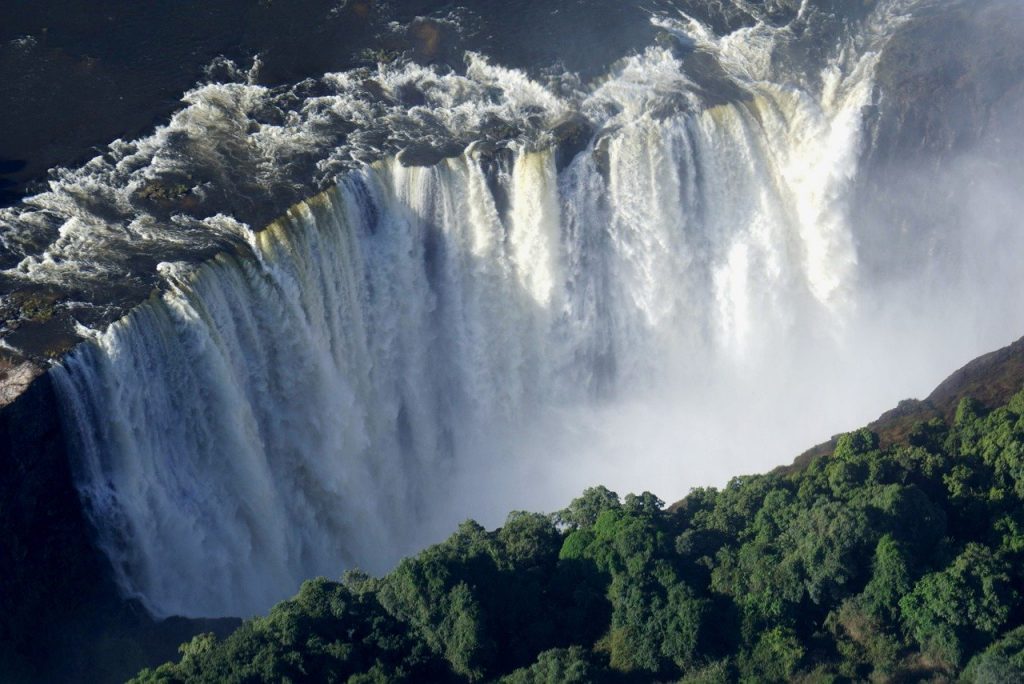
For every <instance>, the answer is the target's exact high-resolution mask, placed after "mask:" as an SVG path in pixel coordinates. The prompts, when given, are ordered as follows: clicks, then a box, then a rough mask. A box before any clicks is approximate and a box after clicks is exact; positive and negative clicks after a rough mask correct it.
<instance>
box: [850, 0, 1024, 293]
mask: <svg viewBox="0 0 1024 684" xmlns="http://www.w3.org/2000/svg"><path fill="white" fill-rule="evenodd" d="M1022 26H1024V5H1022V4H1021V3H1019V2H1016V1H1015V0H991V1H988V2H953V3H948V4H947V3H939V4H938V5H937V6H936V7H932V8H930V9H927V10H925V11H922V13H921V14H920V16H918V17H917V18H915V19H914V20H913V21H911V22H909V23H908V24H907V25H906V26H904V27H903V28H902V29H901V30H900V31H899V32H898V33H897V35H896V36H895V37H894V39H893V40H892V41H891V43H890V44H889V45H888V46H887V48H886V50H885V52H883V54H882V58H881V62H880V63H879V66H878V74H877V83H876V86H877V90H878V93H879V101H878V105H877V107H875V108H874V110H873V111H872V112H869V126H868V135H867V136H866V145H865V150H864V158H863V160H862V165H861V172H860V173H859V175H858V181H857V183H858V185H857V188H856V198H855V201H854V209H855V216H854V217H853V218H854V221H855V222H856V224H857V225H858V226H861V227H862V229H863V230H862V233H861V234H862V238H861V239H862V240H863V241H864V242H867V243H870V244H871V247H872V248H869V249H866V250H864V251H865V252H866V253H873V254H879V255H881V254H887V255H889V258H890V260H889V261H886V262H884V263H866V264H864V266H865V267H866V268H867V269H868V277H869V278H880V277H882V274H884V273H890V274H891V273H898V272H899V271H900V266H901V265H902V266H903V267H905V268H913V267H915V266H920V264H901V263H900V262H898V260H899V259H901V258H903V255H905V254H907V253H909V252H910V251H911V250H910V249H908V248H907V247H908V246H909V245H911V244H920V243H921V242H924V243H925V244H927V245H928V247H929V250H927V252H930V254H931V258H933V259H935V260H937V261H939V262H941V261H942V260H943V259H944V258H946V257H945V253H946V252H947V250H946V249H945V245H946V244H947V243H948V241H950V240H955V239H958V236H959V230H958V226H961V225H963V224H964V222H965V221H970V220H971V218H970V217H969V216H966V215H965V211H966V210H965V209H964V205H965V197H966V196H967V193H968V192H969V191H970V188H971V185H972V184H975V183H979V182H980V183H981V184H984V183H986V182H989V181H991V180H992V179H993V178H996V179H998V178H1009V177H1016V178H1024V136H1022V135H1021V134H1020V130H1019V128H1020V121H1021V120H1022V117H1024V78H1022V76H1021V75H1022V74H1024V41H1021V40H1020V30H1021V27H1022ZM979 160H983V163H979ZM979 169H981V170H983V172H986V173H991V177H986V178H979V177H978V171H979ZM878 245H884V246H885V249H879V248H877V246H878ZM914 251H916V252H917V253H918V254H925V253H927V252H926V250H921V249H917V250H914Z"/></svg>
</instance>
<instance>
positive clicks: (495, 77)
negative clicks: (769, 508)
mask: <svg viewBox="0 0 1024 684" xmlns="http://www.w3.org/2000/svg"><path fill="white" fill-rule="evenodd" d="M904 4H906V3H901V2H896V3H882V4H881V5H880V8H881V9H879V12H882V11H883V9H884V10H885V11H891V10H892V7H893V6H902V5H904ZM802 14H803V10H801V15H802ZM885 16H886V21H884V22H881V24H880V25H886V26H887V25H890V24H892V22H893V20H892V18H891V17H889V16H888V15H885ZM876 19H877V16H876ZM876 23H878V22H876ZM663 25H664V27H665V28H666V30H668V31H670V32H674V33H676V34H678V35H680V36H683V37H685V39H686V40H687V41H689V43H688V44H692V45H695V46H696V49H697V50H698V51H700V52H701V53H703V54H707V55H713V56H714V58H715V59H716V60H717V63H718V64H719V65H720V66H721V68H722V69H724V70H725V72H727V74H728V76H729V78H730V79H732V81H731V82H733V83H734V84H737V87H738V88H739V90H738V94H737V95H736V96H735V97H729V98H725V100H724V101H714V102H709V101H708V100H707V99H705V98H703V97H702V96H700V94H699V92H700V90H701V88H700V87H699V86H698V85H696V84H695V82H694V80H693V79H691V78H690V76H689V75H688V73H687V70H686V68H685V67H684V63H683V61H681V58H680V56H679V55H678V54H676V53H675V52H673V50H671V49H668V48H662V47H657V48H649V49H648V50H646V51H645V52H644V53H642V54H639V55H635V56H633V57H630V58H628V59H626V60H624V61H623V62H622V63H621V64H619V65H617V67H616V69H615V70H614V71H613V73H612V74H611V75H610V76H609V77H608V78H607V79H605V80H604V81H603V82H601V83H599V84H597V85H595V86H594V87H593V88H592V89H590V90H589V91H588V92H586V93H585V94H583V95H580V94H579V93H575V94H572V95H571V96H565V97H564V98H563V96H561V95H556V94H554V92H553V91H549V90H547V89H546V88H545V87H543V86H541V85H540V84H538V83H536V82H533V81H530V80H529V79H528V78H526V77H525V76H524V75H522V74H520V73H518V72H514V71H511V70H504V69H501V68H499V67H495V66H490V65H487V64H486V63H483V62H481V61H480V60H479V59H477V61H475V62H473V63H472V64H471V67H470V69H469V74H468V75H467V76H465V77H457V76H454V75H444V76H440V75H436V74H434V75H432V74H431V73H430V72H428V71H425V70H424V69H423V68H422V67H412V66H410V67H408V68H407V70H406V72H402V74H398V73H390V75H389V76H388V78H389V79H390V81H389V80H388V79H384V78H382V82H383V83H384V86H383V87H387V88H390V87H395V88H397V87H398V86H396V85H395V84H396V83H399V84H401V85H402V87H405V86H406V85H408V84H409V83H411V82H413V81H415V82H416V83H417V84H419V86H420V87H423V88H424V89H425V90H424V92H439V93H441V94H440V95H437V96H436V97H437V100H438V102H437V103H435V104H436V108H435V109H434V110H432V111H431V113H430V115H429V117H428V116H427V115H426V114H424V113H423V111H419V113H418V114H417V115H416V116H422V118H423V119H424V120H427V119H428V118H429V119H430V120H431V121H433V122H435V123H437V122H440V123H437V125H438V126H442V125H443V126H446V127H447V128H448V129H449V130H458V129H460V128H462V129H466V130H483V127H484V124H483V123H481V122H484V121H487V120H490V119H488V117H491V119H493V118H494V117H499V118H501V117H504V120H514V119H516V118H517V117H519V118H529V117H531V116H532V117H541V118H544V117H546V120H549V121H551V120H556V119H558V118H559V117H564V116H565V114H566V112H569V111H576V112H579V113H581V115H583V116H585V117H586V119H587V120H588V121H590V122H594V124H595V126H594V129H595V130H596V133H594V134H593V135H592V136H591V138H590V140H589V142H586V145H585V147H584V148H583V149H582V150H581V151H579V152H578V153H577V154H575V156H573V157H572V159H571V160H569V159H565V158H563V156H560V153H559V150H557V149H556V147H555V145H554V144H553V143H552V141H551V140H549V139H546V138H544V137H543V136H540V137H538V138H536V139H532V140H531V139H520V140H515V141H512V142H510V143H508V144H505V145H499V146H495V145H494V144H493V143H492V142H490V141H487V140H484V139H483V138H482V136H481V139H480V140H478V141H477V142H473V143H472V144H469V145H468V146H466V147H465V149H464V151H463V152H462V153H461V154H459V155H457V156H453V157H449V158H445V159H441V160H440V161H438V162H437V163H436V164H433V165H432V166H414V167H406V166H403V165H402V164H401V163H399V161H398V159H397V158H396V157H395V156H392V155H387V156H384V157H382V158H380V159H378V160H376V161H373V162H371V163H360V164H357V165H355V166H354V167H353V168H352V169H351V170H348V171H345V172H344V173H341V174H340V175H338V176H337V180H336V182H335V183H334V184H333V185H331V186H330V187H329V188H328V189H327V190H325V191H324V192H322V193H320V194H319V195H316V196H315V197H312V198H311V199H308V200H306V201H303V202H300V203H298V204H296V205H295V206H293V207H292V208H291V209H290V210H289V211H288V212H287V214H286V215H285V216H283V217H282V218H281V219H279V220H278V221H276V222H274V223H272V224H271V225H270V226H268V227H267V228H265V229H263V230H261V231H258V232H254V231H248V230H247V229H244V227H240V226H238V225H237V224H235V223H233V222H232V221H231V220H230V218H229V217H214V219H208V220H207V221H206V224H205V225H207V226H209V227H210V230H211V232H216V231H217V230H221V231H222V232H224V233H230V234H231V235H234V236H238V235H240V236H242V238H243V239H242V241H238V240H235V241H234V242H232V245H233V247H232V248H230V249H227V250H224V251H222V252H221V253H220V254H219V255H217V256H216V257H214V258H212V259H211V260H209V261H207V262H205V263H203V264H201V265H198V266H196V265H190V264H185V263H179V262H173V263H162V264H160V266H159V271H160V274H161V276H162V279H163V282H164V284H165V285H164V289H163V291H162V293H160V294H154V295H153V296H151V297H150V299H149V300H148V301H147V302H145V303H144V304H142V305H141V306H139V307H137V308H135V309H134V310H133V311H132V312H131V313H130V314H129V315H127V316H126V317H124V318H123V319H121V320H120V321H118V322H116V323H115V324H113V325H111V326H109V327H108V328H106V329H105V330H103V331H99V332H96V331H84V332H85V333H86V334H88V335H89V336H90V339H89V341H88V342H86V343H83V344H82V345H80V346H79V347H78V348H77V349H76V350H75V351H74V352H73V353H72V354H70V355H69V356H67V357H66V358H65V359H64V361H63V362H62V363H61V364H60V365H57V366H55V367H54V368H53V370H52V373H53V377H54V379H55V382H56V386H57V387H58V390H59V393H60V395H61V398H62V402H63V404H64V408H65V417H66V422H67V424H68V426H69V432H70V433H71V434H72V438H73V441H74V445H75V446H74V450H75V453H76V462H75V463H74V468H75V479H76V483H77V486H78V488H79V491H80V493H81V496H82V500H83V502H84V505H85V508H86V511H87V513H88V515H89V517H90V519H91V521H92V523H93V525H94V527H95V529H96V531H97V534H98V537H99V544H100V546H101V548H102V549H103V551H104V552H105V553H106V554H107V556H108V557H109V559H110V560H111V564H112V566H113V568H114V572H115V574H116V579H117V581H118V583H119V585H120V586H121V588H122V590H123V591H124V593H125V594H126V595H127V596H130V597H134V598H137V599H139V600H140V601H141V602H142V603H143V605H145V606H146V608H147V609H148V610H150V611H151V612H152V613H153V614H154V615H157V616H167V615H175V614H180V615H189V616H222V615H252V614H255V613H258V612H261V611H264V610H266V609H267V608H268V607H269V606H270V605H271V604H272V603H273V602H275V601H277V600H279V599H281V598H283V597H285V596H287V595H289V594H290V593H291V592H293V591H294V590H295V589H296V587H297V586H298V584H299V583H300V582H301V581H302V580H303V579H305V578H308V577H311V576H315V575H321V574H322V575H327V576H338V575H340V574H341V572H342V571H343V570H345V569H346V568H355V567H358V568H362V569H365V570H369V571H371V572H383V571H386V570H387V569H388V568H389V567H390V566H392V565H393V564H394V563H395V562H396V560H397V559H399V558H400V557H401V556H402V555H404V554H407V553H410V552H413V551H415V550H416V549H418V548H421V547H422V546H423V545H425V544H427V543H430V542H432V541H436V540H438V539H439V538H441V536H442V535H443V534H445V533H446V532H447V531H450V529H451V528H452V526H453V525H455V524H457V523H458V522H459V521H460V520H462V519H464V518H465V517H469V516H472V517H477V518H478V519H481V520H482V521H484V522H486V523H488V524H496V523H499V522H500V520H501V517H502V516H503V514H504V512H506V511H507V510H509V509H511V508H522V507H533V508H540V509H547V510H551V509H554V508H558V507H560V506H562V505H564V504H565V503H567V501H568V500H569V498H570V497H571V496H573V495H574V494H576V493H577V492H578V491H579V490H580V489H581V488H582V487H583V486H586V485H589V484H595V483H599V482H600V483H604V484H607V485H609V486H611V487H613V488H622V489H639V488H648V489H652V490H655V491H658V492H659V493H661V494H662V495H663V496H667V497H668V496H675V497H681V496H683V495H685V493H686V491H687V489H688V488H689V487H692V486H698V485H708V484H722V483H724V481H725V480H726V479H727V478H728V477H730V476H734V475H737V474H741V473H743V472H745V471H746V470H749V469H764V468H768V467H771V466H773V465H777V464H778V463H780V462H783V461H784V460H786V459H787V458H791V457H792V456H793V455H795V454H796V453H797V452H798V450H799V449H800V448H801V447H806V446H808V445H810V444H813V443H814V442H815V441H820V439H821V438H824V437H827V436H828V433H824V434H823V429H824V430H828V429H829V428H835V429H841V428H843V427H852V425H851V424H850V423H851V421H852V422H853V425H856V422H857V421H860V420H864V419H867V418H870V417H872V416H871V413H870V412H871V411H872V410H874V411H875V412H876V413H877V409H878V408H879V406H885V405H886V403H880V402H883V401H885V402H888V401H889V399H888V397H889V395H888V394H885V392H883V391H875V392H874V393H871V392H863V391H861V390H863V387H862V385H871V384H872V380H873V379H878V378H881V377H889V378H890V379H892V380H893V381H894V382H895V379H897V378H899V379H901V381H902V384H900V385H899V389H896V390H892V389H891V388H890V389H888V390H886V391H897V392H899V391H903V389H904V388H907V387H917V386H919V385H915V384H914V382H920V379H921V378H922V377H925V378H928V380H929V381H930V380H934V377H932V376H931V375H930V373H932V372H933V367H932V366H928V368H927V369H920V370H921V372H920V373H919V374H917V375H913V374H912V373H910V372H909V371H907V370H906V369H905V368H903V367H904V366H908V365H912V364H907V363H905V362H906V357H905V356H903V357H900V356H896V357H894V358H893V360H892V363H891V365H886V364H882V363H880V364H879V365H878V366H877V367H876V368H875V369H874V371H872V373H865V372H864V371H863V370H862V369H863V364H860V365H858V364H857V363H855V362H856V361H857V360H858V359H859V360H863V359H864V358H870V356H866V354H868V355H870V353H871V351H872V350H877V349H885V348H887V345H889V344H890V340H891V339H892V338H890V337H886V336H884V335H882V334H881V333H880V331H881V330H884V329H885V328H886V326H885V325H880V324H878V323H877V322H874V324H873V325H872V326H871V327H870V328H869V327H868V326H867V325H866V321H868V320H869V319H871V316H873V315H874V312H876V311H877V307H876V306H875V305H876V304H877V302H878V301H879V299H880V298H879V296H878V295H877V293H874V292H872V290H871V288H870V287H869V286H868V285H867V284H865V283H863V282H862V281H861V279H860V277H859V272H858V264H859V262H860V261H861V259H862V258H863V256H864V255H863V254H861V253H859V251H858V250H859V249H860V248H859V246H858V239H857V227H856V226H852V225H851V224H850V221H849V214H850V212H849V209H850V207H849V202H850V189H851V186H852V181H853V179H854V178H855V177H856V174H857V170H858V169H857V167H858V160H859V158H860V154H861V149H862V128H863V121H862V119H863V109H864V108H865V107H866V106H868V105H869V104H871V102H872V98H873V74H874V68H875V65H876V63H877V61H878V52H877V49H876V48H877V47H878V45H877V41H876V42H872V40H869V38H870V33H871V30H874V29H872V28H871V27H874V26H875V24H873V23H870V22H869V23H868V24H867V26H868V28H866V29H864V32H865V33H864V34H863V35H860V36H859V37H858V41H847V42H843V43H842V44H841V45H840V46H839V47H837V49H836V51H835V54H834V56H833V57H832V58H830V59H829V60H828V61H827V63H826V64H824V65H823V66H821V67H820V71H819V72H816V73H813V74H811V75H810V76H808V77H805V76H803V75H802V74H797V73H796V72H793V71H791V70H790V71H786V70H785V69H783V67H782V66H780V65H782V64H784V63H785V62H786V60H785V59H784V57H785V54H784V53H785V51H786V50H791V49H794V48H792V44H793V43H794V42H795V41H796V39H795V38H794V37H793V35H792V34H791V33H787V32H788V31H789V29H788V28H785V27H784V28H782V29H778V28H769V27H767V26H766V25H764V24H758V25H757V26H754V27H752V28H749V29H742V30H740V31H737V32H735V33H734V34H731V35H730V36H727V37H724V38H716V37H714V36H713V35H712V34H711V33H710V31H709V30H707V29H706V28H704V27H702V26H700V25H699V24H697V23H696V22H695V21H694V20H692V19H690V18H688V17H682V18H675V19H671V20H663ZM865 36H867V37H865ZM780 55H782V56H780ZM403 74H404V75H403ZM346 78H347V77H344V76H339V75H335V76H334V79H335V80H336V81H338V82H344V83H346V84H348V83H349V81H348V80H346ZM431 79H433V80H431ZM425 81H426V82H428V83H427V86H429V88H428V87H427V86H424V85H423V83H424V82H425ZM499 83H500V84H501V85H500V86H499V85H498V84H499ZM346 87H348V85H346ZM430 88H433V90H430ZM499 91H500V92H499ZM218 92H220V91H218ZM496 93H497V94H496ZM222 94H223V93H221V95H222ZM249 96H251V94H250V95H247V97H249ZM339 102H343V103H344V106H342V105H341V104H339ZM360 102H362V100H358V99H351V98H350V99H349V100H339V101H338V102H334V103H333V104H331V105H330V107H331V110H332V111H334V112H339V111H342V110H344V111H345V112H351V111H355V110H356V109H357V106H356V105H358V104H359V103H360ZM322 105H323V103H322V102H321V103H319V104H318V105H317V106H322ZM316 111H323V110H322V108H321V109H320V110H316ZM359 116H360V117H362V118H361V119H360V120H366V121H370V119H372V118H373V117H372V116H370V115H369V114H366V113H361V114H359ZM409 118H414V117H412V115H410V117H409ZM311 120H312V117H311ZM318 121H319V120H318ZM390 123H391V124H392V125H395V126H397V125H398V124H397V123H396V120H394V119H393V120H391V122H390ZM317 125H318V126H320V128H318V129H316V130H317V131H318V132H317V135H321V137H323V131H322V130H321V129H322V128H323V126H324V124H323V122H322V121H319V123H317ZM366 125H367V126H369V125H370V124H369V123H367V124H366ZM403 125H405V124H403ZM280 135H284V134H283V133H281V134H280ZM352 137H353V138H354V137H355V136H352ZM297 139H298V138H295V139H291V138H289V139H288V142H287V145H288V146H289V147H288V148H287V149H291V148H292V147H295V146H296V143H295V140H297ZM323 139H324V140H328V141H333V138H330V136H326V137H323ZM303 140H306V139H305V138H303ZM268 144H269V143H268ZM325 144H327V143H325ZM330 144H332V145H333V144H334V143H333V142H331V143H330ZM307 147H308V145H307ZM261 149H262V148H261ZM303 149H306V148H303ZM239 154H241V153H239ZM133 225H134V224H133ZM75 230H76V227H75V226H72V227H70V228H69V229H68V230H67V231H65V233H66V234H67V235H72V234H74V231H75ZM153 230H155V229H153ZM111 232H114V231H111ZM119 239H122V238H119ZM79 242H81V240H79ZM93 251H94V252H99V250H98V249H94V250H93ZM63 263H64V261H62V260H61V259H57V258H50V259H48V260H42V261H39V262H38V263H33V264H32V265H31V267H32V269H34V271H36V272H43V271H45V270H46V269H48V268H50V267H51V266H52V267H53V268H54V269H57V268H58V267H60V268H63V266H62V264H63ZM905 310H906V308H904V309H901V311H905ZM940 317H941V316H937V318H940ZM950 353H951V354H955V353H956V350H955V349H954V350H951V352H950ZM879 356H883V355H881V354H880V355H879ZM901 364H902V366H901ZM903 371H906V372H905V374H903V375H901V372H903ZM850 388H858V391H857V392H856V393H854V392H853V391H852V390H851V391H847V390H850ZM880 397H885V398H886V399H884V400H883V399H881V398H880ZM823 426H825V427H824V428H823Z"/></svg>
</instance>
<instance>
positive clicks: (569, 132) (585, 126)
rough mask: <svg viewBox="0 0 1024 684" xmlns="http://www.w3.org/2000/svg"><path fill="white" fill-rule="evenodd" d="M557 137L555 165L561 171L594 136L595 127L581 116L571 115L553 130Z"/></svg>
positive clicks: (585, 147) (552, 132)
mask: <svg viewBox="0 0 1024 684" xmlns="http://www.w3.org/2000/svg"><path fill="white" fill-rule="evenodd" d="M551 134H552V135H553V136H554V137H555V165H556V166H557V168H558V170H559V171H561V170H562V169H564V168H565V167H566V166H568V165H569V164H570V163H571V162H572V160H573V159H575V158H576V155H578V154H579V153H580V152H582V151H583V150H585V149H587V146H588V145H589V144H590V140H591V138H593V136H594V126H593V124H591V123H590V121H589V120H588V119H587V118H586V117H585V116H583V115H581V114H570V115H569V116H567V117H565V118H564V119H562V120H561V121H559V122H558V123H556V124H555V125H554V126H553V127H552V128H551Z"/></svg>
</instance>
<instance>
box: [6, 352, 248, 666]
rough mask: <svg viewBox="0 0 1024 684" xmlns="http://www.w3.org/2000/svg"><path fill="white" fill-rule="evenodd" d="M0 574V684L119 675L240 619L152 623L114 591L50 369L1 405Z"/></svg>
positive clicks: (153, 662)
mask: <svg viewBox="0 0 1024 684" xmlns="http://www.w3.org/2000/svg"><path fill="white" fill-rule="evenodd" d="M28 372H30V373H32V374H37V373H38V371H35V370H32V371H28ZM26 377H27V376H26ZM0 573H2V574H0V576H2V581H0V606H2V610H0V680H2V681H3V682H4V683H5V684H16V683H18V682H82V683H85V682H90V683H91V682H121V681H124V680H125V679H126V678H127V677H130V676H131V675H132V674H134V673H135V672H138V671H139V670H140V669H141V668H143V667H147V666H153V665H157V664H159V663H162V662H165V661H167V660H170V659H171V658H174V657H176V656H177V645H178V644H179V643H182V642H184V641H188V640H189V639H191V638H192V637H193V636H194V635H196V634H198V633H200V632H205V631H214V632H216V633H218V634H221V635H224V634H227V633H228V632H230V631H231V630H233V629H234V628H235V627H237V625H238V623H239V621H238V620H235V619H224V620H189V619H184V618H172V619H169V620H165V621H163V622H155V621H154V620H153V619H152V618H150V617H149V615H148V614H147V613H146V611H145V610H144V609H143V608H142V607H141V606H140V605H138V604H137V603H136V602H134V601H130V600H125V599H123V598H121V597H120V595H119V593H118V591H117V588H116V587H115V586H114V583H113V581H112V579H111V571H110V567H109V565H108V563H107V560H106V558H105V557H103V555H102V554H101V553H100V551H99V550H98V549H97V548H96V547H95V545H94V543H93V535H92V530H91V529H90V528H89V524H88V522H87V521H86V519H85V515H84V513H83V511H82V508H81V504H80V503H79V499H78V494H77V492H76V491H75V488H74V485H73V483H72V475H71V467H70V461H69V460H68V453H67V448H66V446H65V440H64V436H63V434H62V430H61V421H60V412H59V410H58V406H57V397H56V394H55V391H54V387H53V381H52V380H51V378H50V376H49V374H42V375H36V377H35V379H34V380H30V381H28V386H27V389H25V390H24V391H22V392H21V393H20V394H19V396H18V397H17V398H16V399H14V400H13V401H12V402H11V403H9V404H7V405H6V406H4V407H3V408H0Z"/></svg>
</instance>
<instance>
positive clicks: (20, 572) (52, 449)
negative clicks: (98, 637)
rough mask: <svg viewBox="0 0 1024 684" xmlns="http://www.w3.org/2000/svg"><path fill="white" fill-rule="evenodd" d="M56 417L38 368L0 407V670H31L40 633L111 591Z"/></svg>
mask: <svg viewBox="0 0 1024 684" xmlns="http://www.w3.org/2000/svg"><path fill="white" fill-rule="evenodd" d="M59 415H60V414H59V411H58V408H57V399H56V396H55V393H54V388H53V384H52V381H51V380H50V377H49V375H45V374H44V375H41V376H39V377H38V378H37V379H36V380H35V381H34V382H32V383H31V385H30V386H29V387H28V389H27V390H25V391H24V392H23V393H22V394H21V396H19V397H18V398H17V399H15V400H14V401H13V402H12V403H11V404H9V405H8V406H6V407H5V408H4V409H3V410H2V411H0V540H2V543H0V568H3V575H4V581H3V582H2V583H0V605H2V606H4V609H3V612H2V614H0V649H2V653H3V655H2V656H0V669H4V665H5V664H6V665H7V666H8V667H7V669H9V670H13V671H16V672H17V671H19V670H21V671H26V673H31V671H32V669H33V668H32V666H33V665H37V664H40V663H42V662H44V658H45V652H38V650H39V649H46V650H47V651H48V650H49V646H47V644H46V640H45V639H40V638H39V637H40V635H41V634H42V633H49V632H50V631H51V630H52V629H53V627H54V625H55V624H59V623H60V622H62V621H63V620H64V619H66V618H67V617H68V616H71V615H74V614H76V613H77V612H79V611H80V610H81V609H82V607H83V606H86V605H89V604H91V603H94V602H96V601H97V600H98V599H102V598H104V597H109V596H112V595H113V594H112V590H113V587H112V586H111V585H110V584H109V580H108V579H107V577H108V573H107V572H106V569H105V568H104V563H105V561H104V560H103V559H102V558H101V557H100V555H99V553H98V552H97V550H96V549H95V548H94V547H93V546H92V544H91V543H90V539H89V530H88V525H87V523H86V521H85V517H84V514H83V512H82V509H81V506H80V504H79V501H78V495H77V493H76V492H75V489H74V486H73V485H72V481H71V471H70V468H69V465H68V458H67V453H66V449H65V445H64V437H63V435H62V433H61V425H60V418H59ZM17 663H20V665H21V667H15V666H14V665H15V664H17Z"/></svg>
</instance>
